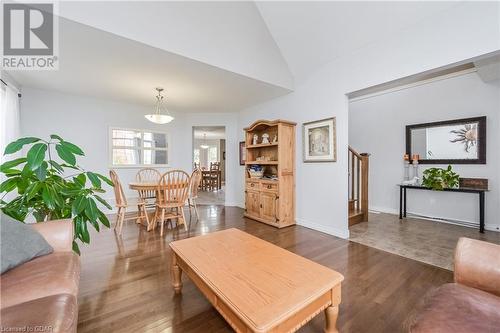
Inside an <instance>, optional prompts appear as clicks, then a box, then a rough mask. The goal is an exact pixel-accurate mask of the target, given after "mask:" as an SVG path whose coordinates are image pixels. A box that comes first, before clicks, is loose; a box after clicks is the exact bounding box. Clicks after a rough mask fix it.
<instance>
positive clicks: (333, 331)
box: [325, 284, 340, 333]
mask: <svg viewBox="0 0 500 333" xmlns="http://www.w3.org/2000/svg"><path fill="white" fill-rule="evenodd" d="M339 304H340V284H339V285H338V286H336V287H335V288H333V289H332V305H330V306H329V307H327V308H326V309H325V319H326V324H325V333H338V330H337V318H338V316H339Z"/></svg>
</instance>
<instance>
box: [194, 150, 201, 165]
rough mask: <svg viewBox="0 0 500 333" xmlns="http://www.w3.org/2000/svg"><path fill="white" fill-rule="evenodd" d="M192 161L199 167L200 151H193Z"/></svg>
mask: <svg viewBox="0 0 500 333" xmlns="http://www.w3.org/2000/svg"><path fill="white" fill-rule="evenodd" d="M193 161H194V163H196V164H198V165H200V150H199V149H194V150H193Z"/></svg>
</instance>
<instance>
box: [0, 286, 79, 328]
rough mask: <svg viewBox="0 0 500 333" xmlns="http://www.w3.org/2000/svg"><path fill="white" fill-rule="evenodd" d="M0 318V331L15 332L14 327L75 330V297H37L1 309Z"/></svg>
mask: <svg viewBox="0 0 500 333" xmlns="http://www.w3.org/2000/svg"><path fill="white" fill-rule="evenodd" d="M1 318H2V320H1V324H0V329H1V331H2V332H16V330H15V329H16V328H26V332H54V333H55V332H61V333H67V332H76V327H77V324H78V323H77V318H78V305H77V299H76V297H75V296H74V295H69V294H62V295H52V296H47V297H43V298H38V299H35V300H32V301H29V302H25V303H21V304H17V305H14V306H10V307H8V308H4V309H2V310H1ZM22 332H25V331H22Z"/></svg>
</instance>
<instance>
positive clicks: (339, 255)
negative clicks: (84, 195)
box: [78, 206, 453, 333]
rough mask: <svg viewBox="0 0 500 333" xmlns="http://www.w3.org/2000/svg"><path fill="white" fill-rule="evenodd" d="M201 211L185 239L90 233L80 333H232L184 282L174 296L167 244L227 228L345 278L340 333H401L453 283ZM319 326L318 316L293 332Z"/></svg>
mask: <svg viewBox="0 0 500 333" xmlns="http://www.w3.org/2000/svg"><path fill="white" fill-rule="evenodd" d="M199 208H200V217H201V220H200V222H198V223H196V221H191V223H190V228H189V231H187V232H185V231H184V230H178V231H169V232H168V233H166V234H165V235H164V236H163V237H160V235H159V232H147V231H145V230H144V229H142V228H139V226H137V225H136V224H134V221H128V223H126V224H125V225H124V228H123V235H122V237H116V236H115V234H114V232H113V230H102V231H101V233H99V234H97V233H95V232H94V233H93V234H92V244H91V245H90V246H85V247H84V248H83V249H82V274H81V282H80V294H79V325H78V332H161V331H168V332H231V331H232V330H231V328H230V327H229V326H228V325H227V324H226V323H225V321H224V319H223V318H222V317H221V316H220V315H219V314H218V313H217V311H216V310H215V309H214V308H213V307H212V306H211V305H210V303H208V301H207V300H206V299H205V298H204V296H203V295H202V294H201V293H200V292H199V291H198V289H197V288H196V287H195V286H194V285H193V284H192V283H191V282H190V281H189V280H188V279H187V278H186V277H185V276H184V277H183V283H184V287H183V292H182V295H175V294H174V292H173V289H172V287H171V280H170V279H171V277H170V260H169V259H170V249H169V247H168V243H169V242H170V241H172V240H176V239H183V238H186V237H192V236H196V235H200V234H206V233H209V232H214V231H217V230H223V229H227V228H233V227H234V228H238V229H241V230H243V231H246V232H248V233H250V234H253V235H255V236H257V237H259V238H262V239H264V240H266V241H269V242H271V243H273V244H276V245H278V246H281V247H283V248H285V249H287V250H289V251H292V252H294V253H297V254H299V255H301V256H303V257H306V258H309V259H311V260H314V261H316V262H318V263H320V264H322V265H325V266H328V267H330V268H332V269H334V270H337V271H338V272H340V273H341V274H343V275H344V277H345V280H344V282H343V284H342V303H341V306H340V315H339V320H338V327H339V329H340V331H341V332H402V331H404V328H405V326H404V325H405V321H406V319H407V318H408V315H409V314H410V313H411V311H412V310H413V309H414V307H415V305H416V304H417V303H418V301H419V300H420V298H421V297H422V295H423V294H425V293H426V292H427V291H429V290H431V289H433V288H435V287H437V286H439V285H441V284H443V283H446V282H450V281H451V280H452V278H453V275H452V273H451V272H450V271H447V270H444V269H441V268H436V267H433V266H430V265H427V264H423V263H420V262H417V261H414V260H411V259H407V258H403V257H400V256H397V255H393V254H390V253H387V252H383V251H380V250H377V249H374V248H371V247H367V246H364V245H361V244H357V243H353V242H349V241H347V240H343V239H340V238H336V237H333V236H330V235H327V234H324V233H320V232H317V231H314V230H311V229H307V228H304V227H301V226H292V227H288V228H284V229H276V228H273V227H271V226H268V225H265V224H262V223H258V222H255V221H252V220H249V219H246V218H243V210H242V209H240V208H233V207H222V206H200V207H199ZM312 283H313V281H312ZM323 327H324V317H323V315H322V314H320V315H318V316H317V317H316V318H314V319H313V320H312V321H311V322H310V323H308V324H307V325H306V326H305V327H303V328H302V329H301V330H300V331H299V332H302V333H305V332H322V330H323Z"/></svg>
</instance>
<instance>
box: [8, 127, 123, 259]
mask: <svg viewBox="0 0 500 333" xmlns="http://www.w3.org/2000/svg"><path fill="white" fill-rule="evenodd" d="M24 146H28V147H29V149H28V150H27V153H26V156H25V157H21V158H16V159H13V160H11V161H7V162H5V163H3V164H2V165H1V166H0V172H2V173H3V174H4V175H5V176H6V177H7V179H6V180H5V181H4V182H2V183H1V184H0V194H1V195H2V196H1V199H0V208H1V210H2V211H3V212H4V213H5V214H7V215H9V216H11V217H13V218H15V219H16V220H19V221H25V220H26V219H27V218H28V217H29V216H30V215H32V216H33V217H34V218H35V219H36V221H37V222H42V221H47V220H55V219H70V218H71V219H72V220H73V224H74V230H75V239H74V240H73V250H74V251H75V252H76V253H78V254H79V253H80V250H79V247H78V243H77V242H76V240H77V239H78V240H80V241H81V242H83V243H87V244H88V243H90V233H89V226H88V225H89V224H91V225H92V226H93V227H94V228H95V229H96V230H97V231H99V228H100V227H99V225H100V224H102V225H104V226H106V227H108V228H109V220H108V218H107V217H106V215H105V214H104V213H103V212H102V211H101V210H100V209H99V208H98V205H97V203H98V202H99V203H101V204H102V205H104V206H105V207H106V208H108V209H111V206H110V205H109V204H108V203H107V202H106V201H105V200H104V199H103V198H102V197H100V196H99V193H104V192H105V191H104V189H103V188H102V185H103V182H104V183H107V184H108V185H110V186H113V183H112V182H111V180H109V179H108V178H107V177H105V176H103V175H100V174H98V173H95V172H91V171H87V170H84V169H83V168H81V167H80V166H79V165H78V164H77V162H76V157H77V156H83V155H84V153H83V151H82V150H81V149H80V148H79V147H78V146H76V145H74V144H72V143H71V142H68V141H65V140H64V139H62V138H61V137H60V136H58V135H55V134H52V135H51V136H50V139H49V140H42V139H39V138H35V137H26V138H21V139H18V140H16V141H14V142H12V143H10V144H9V145H7V147H6V148H5V152H4V155H9V154H13V153H16V152H18V151H20V150H21V149H22V148H23V147H24ZM55 156H58V157H59V159H58V160H55V159H54V157H55ZM15 190H17V196H15V197H14V198H13V199H12V200H10V201H9V202H6V201H4V199H5V197H6V195H7V193H10V192H13V191H15Z"/></svg>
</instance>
